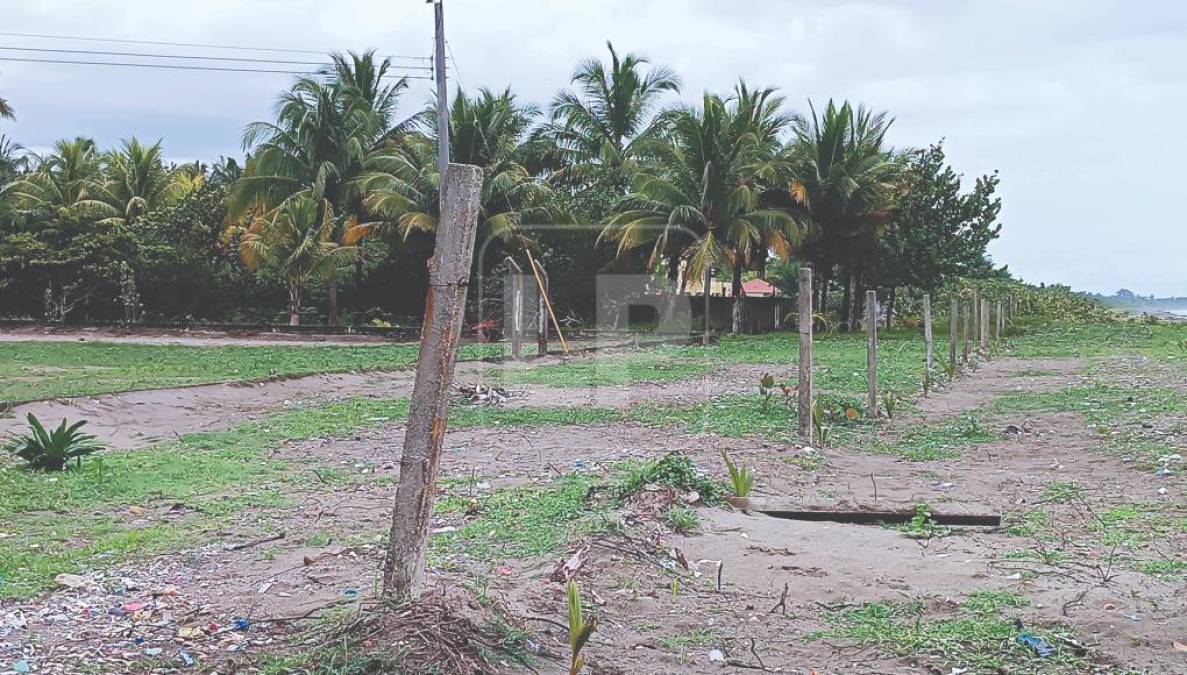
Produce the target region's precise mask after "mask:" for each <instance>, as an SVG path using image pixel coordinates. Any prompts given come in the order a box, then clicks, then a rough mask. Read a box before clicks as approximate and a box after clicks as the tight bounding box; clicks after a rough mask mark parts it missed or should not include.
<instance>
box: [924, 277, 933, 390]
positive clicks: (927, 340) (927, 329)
mask: <svg viewBox="0 0 1187 675" xmlns="http://www.w3.org/2000/svg"><path fill="white" fill-rule="evenodd" d="M923 346H924V349H926V350H927V372H929V373H930V372H931V367H932V344H931V294H930V293H924V294H923Z"/></svg>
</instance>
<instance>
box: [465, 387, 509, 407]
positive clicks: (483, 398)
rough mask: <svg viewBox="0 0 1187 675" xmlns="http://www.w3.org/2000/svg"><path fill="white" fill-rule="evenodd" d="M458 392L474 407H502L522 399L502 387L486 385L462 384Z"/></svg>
mask: <svg viewBox="0 0 1187 675" xmlns="http://www.w3.org/2000/svg"><path fill="white" fill-rule="evenodd" d="M457 390H458V393H460V394H461V395H462V398H464V399H466V401H467V402H468V403H470V404H472V405H488V406H500V405H503V404H504V403H505V402H507V401H509V400H511V399H513V398H519V397H520V394H518V393H512V392H509V391H507V390H506V389H504V388H502V387H490V386H487V385H485V384H462V385H458V388H457Z"/></svg>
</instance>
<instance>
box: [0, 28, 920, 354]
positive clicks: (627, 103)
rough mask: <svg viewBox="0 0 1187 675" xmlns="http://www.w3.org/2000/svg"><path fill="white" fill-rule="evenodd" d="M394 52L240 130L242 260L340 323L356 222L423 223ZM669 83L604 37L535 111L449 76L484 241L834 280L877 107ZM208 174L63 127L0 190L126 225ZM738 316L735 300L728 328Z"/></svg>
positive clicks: (878, 209)
mask: <svg viewBox="0 0 1187 675" xmlns="http://www.w3.org/2000/svg"><path fill="white" fill-rule="evenodd" d="M390 67H391V66H390V63H389V62H387V61H386V60H380V59H377V58H376V57H375V56H374V54H373V53H364V54H347V55H333V56H332V61H331V65H330V66H328V67H327V68H326V69H324V70H323V71H322V72H321V73H319V74H317V75H315V76H309V77H302V78H300V79H298V80H297V81H296V82H295V83H294V84H293V86H292V87H291V88H290V89H289V90H288V91H286V92H285V93H284V94H282V96H281V97H280V100H279V102H278V106H277V114H276V119H275V120H274V121H268V122H256V123H253V124H250V125H249V126H248V127H247V129H246V131H245V133H244V139H243V140H244V146H245V149H246V150H247V151H248V152H249V153H250V154H249V158H248V161H247V163H246V168H245V171H244V172H243V174H242V175H241V176H238V177H237V180H235V182H234V185H233V187H232V190H231V192H230V196H229V199H228V204H227V222H226V227H225V232H224V240H225V242H226V243H227V245H229V246H230V247H231V248H232V249H233V250H235V251H236V252H237V253H238V255H239V257H240V258H241V259H242V261H243V262H244V263H245V264H246V265H247V266H248V267H249V268H251V269H253V270H260V269H265V268H266V269H268V270H270V271H273V272H275V273H277V274H279V276H281V277H282V278H284V279H285V282H286V285H287V287H288V294H289V316H290V322H291V323H294V324H295V323H298V322H299V321H300V315H301V309H302V303H303V300H304V296H305V293H306V290H307V288H308V287H309V286H310V285H311V284H315V283H317V284H320V283H324V284H325V285H326V288H327V289H328V293H327V295H328V304H329V308H328V309H329V311H328V314H329V319H330V321H331V322H333V323H336V322H337V318H338V317H337V314H338V307H337V304H338V303H337V285H338V280H339V278H340V274H341V272H342V270H343V269H344V268H346V267H348V266H349V265H351V264H354V265H357V266H360V267H359V269H361V260H362V257H363V256H364V254H365V251H367V250H368V247H366V246H364V245H363V242H364V241H365V240H368V239H386V240H389V241H392V242H396V241H399V240H406V239H409V238H412V237H421V238H424V237H428V236H430V235H431V233H432V232H433V231H434V230H435V228H436V224H437V218H438V215H439V213H438V208H439V207H438V205H439V199H438V186H439V176H438V169H437V163H436V154H437V153H436V149H437V143H438V139H437V133H436V129H437V125H436V110H435V109H434V108H431V107H430V108H428V109H425V110H422V111H420V112H417V113H415V114H413V115H411V116H409V117H407V118H404V119H401V118H400V117H399V116H398V114H397V113H398V107H399V103H400V102H401V98H402V95H403V94H404V93H405V90H406V86H405V83H404V81H403V80H397V79H393V78H391V77H390V72H389V71H390ZM680 90H681V83H680V80H679V78H678V77H677V76H676V74H675V73H673V72H672V71H670V70H668V69H666V68H663V67H659V66H653V65H651V64H650V63H649V62H648V61H647V60H646V59H645V58H643V57H641V56H639V55H637V54H627V55H625V56H620V55H619V54H618V53H617V52H616V51H615V50H614V48H613V46H612V45H611V46H609V59H608V60H607V61H601V60H598V59H590V60H587V61H584V62H582V63H581V64H579V65H578V67H577V69H576V70H575V72H574V74H573V77H572V79H571V82H570V87H569V88H567V89H564V90H562V91H560V92H559V93H558V94H557V95H556V96H555V97H554V99H553V100H552V101H551V103H550V105H549V106H548V108H547V110H541V109H539V108H536V107H534V106H531V105H526V104H523V103H521V102H520V101H519V100H518V99H517V98H516V96H515V95H514V94H513V93H512V92H511V91H510V90H509V89H507V90H503V91H501V92H494V91H489V90H485V89H484V90H479V91H476V92H473V93H466V92H463V91H461V90H458V91H457V93H456V94H455V96H454V98H453V100H452V102H451V105H450V107H449V110H448V115H449V127H450V134H449V143H450V155H451V158H452V161H455V162H460V163H466V164H474V165H477V166H480V167H482V168H483V169H484V176H485V182H484V186H483V192H482V204H481V216H480V230H481V231H480V240H483V239H488V238H493V239H495V240H496V241H498V242H500V243H501V245H502V246H504V247H506V249H507V250H508V252H514V251H516V250H518V249H521V248H523V247H537V246H538V245H539V244H538V243H537V242H536V241H534V240H533V239H532V237H531V233H530V232H529V229H530V228H525V227H524V226H525V225H527V224H537V223H561V222H571V221H574V220H583V221H585V222H586V223H595V224H598V225H599V226H600V227H601V229H602V233H601V238H600V239H601V241H602V242H607V243H609V244H611V245H613V246H614V247H615V250H616V253H617V255H618V256H620V257H622V258H628V259H632V260H633V261H635V262H637V263H638V264H641V265H643V266H645V267H646V268H647V269H649V270H654V271H657V272H658V271H661V270H662V272H663V273H664V274H665V275H666V278H667V280H668V282H669V283H670V284H671V285H672V286H673V287H678V286H681V287H683V288H684V289H685V290H692V289H695V288H696V287H697V286H699V283H698V281H697V280H699V279H701V278H702V275H703V273H704V271H705V270H706V269H707V268H710V267H712V268H714V269H716V270H718V271H720V272H722V273H727V274H728V275H729V277H730V279H731V281H732V287H733V296H734V297H735V298H740V296H741V284H742V281H743V277H744V275H746V274H748V273H750V272H752V271H757V272H758V273H760V274H761V273H763V270H765V268H766V265H767V263H768V260H769V259H771V258H772V257H774V258H777V259H789V258H791V257H792V256H793V254H794V255H795V257H796V258H797V259H798V260H800V261H806V262H809V263H811V264H813V265H814V266H816V267H817V268H818V269H820V270H821V272H820V274H819V275H818V276H819V277H821V278H822V283H821V284H820V285H819V289H820V290H819V291H818V292H819V293H820V295H821V298H820V301H823V299H824V289H826V288H827V287H828V284H829V282H830V277H831V275H832V274H833V270H839V272H840V274H841V275H842V279H843V281H844V284H843V285H844V288H845V289H846V297H849V291H850V290H851V288H852V286H853V285H854V274H855V270H859V269H860V268H861V265H862V264H863V259H862V257H863V256H865V255H868V249H869V248H870V241H871V240H872V235H873V233H874V232H875V231H876V230H877V228H878V227H879V225H880V223H882V222H883V221H884V220H885V219H886V218H887V214H888V213H890V211H891V209H892V208H893V205H894V201H895V197H896V192H897V191H898V190H899V189H900V188H899V187H898V186H899V185H900V183H901V182H900V181H899V180H898V176H899V173H900V167H901V163H900V161H899V160H898V158H897V156H896V155H895V153H893V152H892V151H891V150H890V149H889V148H888V147H887V146H886V144H885V134H886V131H887V129H888V127H889V125H890V121H889V120H888V119H887V117H886V116H885V114H874V113H871V112H870V111H868V110H866V109H864V108H861V107H857V108H854V107H853V106H850V105H849V104H848V103H844V104H841V105H836V104H834V103H832V102H829V104H828V105H827V106H826V107H825V109H824V110H823V111H821V112H820V113H819V114H818V113H817V112H816V111H815V110H812V111H811V114H810V115H809V116H807V117H802V116H799V115H796V114H794V113H792V112H790V111H789V110H788V108H787V106H786V102H785V101H784V99H783V98H782V97H781V96H780V95H779V94H778V93H777V92H776V91H775V90H774V89H770V88H760V87H752V86H750V85H748V84H747V83H745V82H739V83H738V84H737V85H736V86H735V87H734V89H733V91H732V92H731V93H729V94H728V95H718V94H712V93H706V94H705V95H704V96H703V97H702V98H701V99H700V101H699V102H698V103H697V104H683V103H679V102H675V100H676V96H677V95H678V94H679V92H680ZM665 99H669V100H671V101H673V102H671V103H668V104H667V105H666V106H665ZM5 109H6V107H5V108H0V112H3V111H4V110H5ZM10 154H11V153H10ZM203 175H204V174H203V172H202V170H201V168H200V167H197V166H195V165H184V166H182V167H177V168H174V167H170V166H168V165H167V163H166V162H165V161H164V159H163V157H162V152H161V147H160V144H159V143H157V144H152V145H146V144H143V143H141V142H139V141H137V140H135V139H132V140H130V141H127V142H125V143H124V144H123V146H122V147H121V148H119V149H116V150H112V151H109V152H100V151H99V150H98V148H97V147H96V146H95V143H94V142H93V141H92V140H90V139H85V138H78V139H74V140H71V141H61V142H59V143H58V144H57V145H56V146H55V148H54V150H53V151H52V152H51V153H49V154H48V155H47V156H46V157H44V158H38V161H37V162H36V166H35V170H32V171H27V172H23V174H22V175H21V177H20V178H19V179H18V180H15V181H13V182H11V183H9V184H7V185H5V186H3V188H0V189H2V190H3V192H2V193H0V201H2V202H6V203H8V204H16V205H17V208H19V209H20V210H23V211H25V212H29V213H39V214H53V215H54V216H55V217H79V218H89V219H92V220H95V221H97V222H99V223H100V224H103V225H108V226H121V225H127V224H129V223H132V222H134V221H136V219H138V218H141V217H143V216H144V215H145V214H147V213H149V212H151V211H152V210H153V209H156V208H158V207H160V206H162V205H164V204H168V203H170V202H172V201H174V200H177V199H178V198H180V197H182V196H184V195H186V194H189V193H191V192H192V191H194V190H196V189H197V188H198V187H200V186H201V182H202V180H203ZM371 248H372V249H373V248H374V247H371ZM820 301H818V302H820ZM742 314H743V304H742V303H741V302H735V305H734V315H733V327H734V330H740V327H741V324H742V320H743V317H742Z"/></svg>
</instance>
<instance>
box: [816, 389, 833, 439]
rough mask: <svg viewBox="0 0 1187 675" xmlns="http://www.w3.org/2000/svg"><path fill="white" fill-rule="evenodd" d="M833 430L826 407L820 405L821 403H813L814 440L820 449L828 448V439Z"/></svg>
mask: <svg viewBox="0 0 1187 675" xmlns="http://www.w3.org/2000/svg"><path fill="white" fill-rule="evenodd" d="M832 431H833V428H832V426H831V425H829V424H828V414H827V413H826V412H825V411H824V407H823V406H821V405H820V401H819V400H817V401H812V438H814V439H815V440H816V443H817V444H818V445H820V447H822V448H823V447H827V446H828V437H829V436H830V435H831V434H832Z"/></svg>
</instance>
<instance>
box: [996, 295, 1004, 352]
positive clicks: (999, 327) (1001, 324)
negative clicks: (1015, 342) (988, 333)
mask: <svg viewBox="0 0 1187 675" xmlns="http://www.w3.org/2000/svg"><path fill="white" fill-rule="evenodd" d="M1005 326H1006V316H1005V314H1002V301H1001V300H998V301H997V324H996V337H995V338H994V341H995V342H999V343H1000V342H1001V341H1002V331H1003V330H1004V329H1005Z"/></svg>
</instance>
